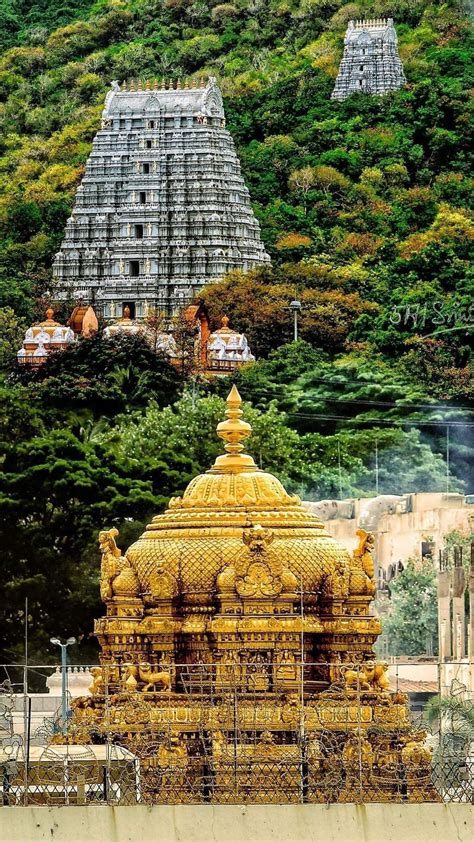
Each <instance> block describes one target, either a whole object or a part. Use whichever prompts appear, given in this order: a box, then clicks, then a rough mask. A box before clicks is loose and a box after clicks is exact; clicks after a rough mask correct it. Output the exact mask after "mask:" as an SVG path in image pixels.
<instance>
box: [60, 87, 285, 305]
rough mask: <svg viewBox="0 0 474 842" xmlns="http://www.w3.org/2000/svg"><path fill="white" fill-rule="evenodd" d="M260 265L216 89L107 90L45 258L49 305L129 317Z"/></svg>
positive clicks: (261, 252) (256, 235)
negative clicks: (51, 254)
mask: <svg viewBox="0 0 474 842" xmlns="http://www.w3.org/2000/svg"><path fill="white" fill-rule="evenodd" d="M268 261H269V258H268V255H267V254H266V252H265V249H264V247H263V245H262V242H261V240H260V229H259V225H258V222H257V220H256V218H255V216H254V214H253V211H252V208H251V206H250V200H249V192H248V190H247V187H246V186H245V183H244V180H243V178H242V175H241V172H240V164H239V161H238V158H237V155H236V152H235V147H234V143H233V140H232V137H231V135H230V134H229V132H228V131H227V130H226V128H225V116H224V109H223V103H222V96H221V92H220V90H219V87H218V85H217V83H216V80H215V79H214V78H213V77H210V78H209V81H208V82H207V83H206V84H204V82H203V83H202V85H201V87H196V86H194V87H186V86H185V87H181V86H180V84H179V83H178V84H177V86H176V87H173V86H168V87H167V86H165V85H164V84H163V85H162V86H161V87H160V86H159V85H158V83H154V84H149V83H147V84H146V86H143V89H142V85H141V83H137V84H136V85H135V84H133V83H132V84H129V85H123V86H122V88H120V86H119V85H118V83H117V82H113V83H112V90H110V91H109V93H108V94H107V98H106V101H105V108H104V111H103V114H102V125H101V128H100V130H99V132H98V133H97V135H96V136H95V138H94V142H93V147H92V152H91V155H90V157H89V159H88V162H87V166H86V172H85V175H84V178H83V180H82V184H81V185H80V187H79V188H78V190H77V194H76V202H75V206H74V210H73V212H72V214H71V217H70V218H69V220H68V222H67V226H66V232H65V237H64V240H63V242H62V245H61V250H60V251H59V252H58V253H57V255H56V258H55V261H54V266H53V275H54V294H55V297H56V298H63V299H64V298H68V299H73V300H76V301H77V300H79V301H81V302H83V303H87V304H92V305H93V307H94V309H95V310H96V311H97V312H98V313H99V314H101V315H102V316H103V317H105V318H119V317H121V316H122V315H123V311H124V308H125V307H128V310H129V312H130V314H131V317H132V319H133V318H138V319H140V318H144V317H145V316H146V315H147V313H148V312H149V311H150V309H152V308H153V309H155V310H156V309H160V310H163V311H165V312H168V313H169V312H171V311H172V310H173V309H174V308H176V306H178V305H182V304H184V303H186V302H187V301H189V300H190V299H191V298H192V297H193V295H194V294H195V293H196V292H197V291H198V290H199V289H201V288H202V287H203V286H204V285H205V284H206V283H209V282H210V281H215V280H217V279H219V278H220V277H222V276H223V275H224V274H225V273H226V272H228V271H230V270H231V269H243V270H246V269H250V268H252V267H254V266H257V265H259V264H262V263H267V262H268Z"/></svg>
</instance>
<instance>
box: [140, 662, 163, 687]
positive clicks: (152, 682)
mask: <svg viewBox="0 0 474 842" xmlns="http://www.w3.org/2000/svg"><path fill="white" fill-rule="evenodd" d="M138 675H139V676H140V680H141V681H143V682H144V687H142V693H148V692H149V691H150V690H151V689H152V688H153V690H154V691H156V685H157V684H162V685H163V688H162V689H163V690H170V689H171V676H170V674H169V672H167V671H166V670H160V671H159V672H152V669H151V666H150V664H140V666H139V667H138Z"/></svg>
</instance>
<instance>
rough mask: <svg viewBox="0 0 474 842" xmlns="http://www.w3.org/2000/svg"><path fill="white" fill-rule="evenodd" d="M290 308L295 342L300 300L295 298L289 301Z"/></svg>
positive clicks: (296, 339) (296, 340)
mask: <svg viewBox="0 0 474 842" xmlns="http://www.w3.org/2000/svg"><path fill="white" fill-rule="evenodd" d="M290 310H293V319H294V321H293V339H294V341H295V342H298V313H299V312H300V310H301V301H298V299H297V298H295V299H294V300H293V301H290Z"/></svg>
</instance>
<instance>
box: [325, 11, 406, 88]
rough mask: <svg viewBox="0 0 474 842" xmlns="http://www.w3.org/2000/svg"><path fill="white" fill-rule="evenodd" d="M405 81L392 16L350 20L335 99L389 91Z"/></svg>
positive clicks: (400, 85)
mask: <svg viewBox="0 0 474 842" xmlns="http://www.w3.org/2000/svg"><path fill="white" fill-rule="evenodd" d="M405 82H406V79H405V74H404V72H403V65H402V62H401V60H400V56H399V55H398V41H397V33H396V32H395V27H394V25H393V19H392V18H388V20H385V19H377V20H357V21H355V22H354V21H353V20H351V21H349V23H348V26H347V32H346V37H345V39H344V55H343V56H342V60H341V64H340V67H339V73H338V76H337V79H336V85H335V87H334V90H333V92H332V94H331V97H332V99H347V97H348V96H351V94H354V93H363V94H378V95H382V94H387V93H388V92H389V91H398V90H399V89H400V88H401V87H402V86H403V85H404V84H405Z"/></svg>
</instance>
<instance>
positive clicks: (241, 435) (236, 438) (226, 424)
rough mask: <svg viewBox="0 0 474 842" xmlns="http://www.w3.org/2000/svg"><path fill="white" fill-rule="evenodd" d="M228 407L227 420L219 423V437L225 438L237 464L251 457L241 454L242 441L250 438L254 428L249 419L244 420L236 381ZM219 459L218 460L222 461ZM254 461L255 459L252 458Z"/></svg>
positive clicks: (227, 449) (230, 453)
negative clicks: (248, 421)
mask: <svg viewBox="0 0 474 842" xmlns="http://www.w3.org/2000/svg"><path fill="white" fill-rule="evenodd" d="M226 403H227V409H226V411H225V414H226V416H227V420H226V421H221V422H220V424H218V425H217V435H218V436H219V438H221V439H223V440H224V441H225V442H226V445H225V449H226V451H227V453H228V454H229V456H230V457H231V459H232V458H233V459H234V460H236V459H237V460H238V461H237V463H236V464H237V465H238V464H239V462H240V460H241V459H250V457H242V456H240V453H241V451H242V450H243V449H244V447H243V444H241V442H242V441H244V440H245V439H248V437H249V436H250V434H251V432H252V428H251V426H250V424H248V423H247V421H242V415H243V414H244V413H243V412H242V409H241V406H242V398H241V397H240V395H239V392H238V389H237V387H236V385H235V383H234V385H233V386H232V389H231V390H230V393H229V396H228V398H227V401H226ZM222 459H223V460H227V459H228V457H225V456H224V457H222V456H221V457H220V460H222ZM220 460H219V459H218V460H217V462H216V465H217V463H218V462H219V461H220ZM251 461H252V463H253V459H252V460H251Z"/></svg>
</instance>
